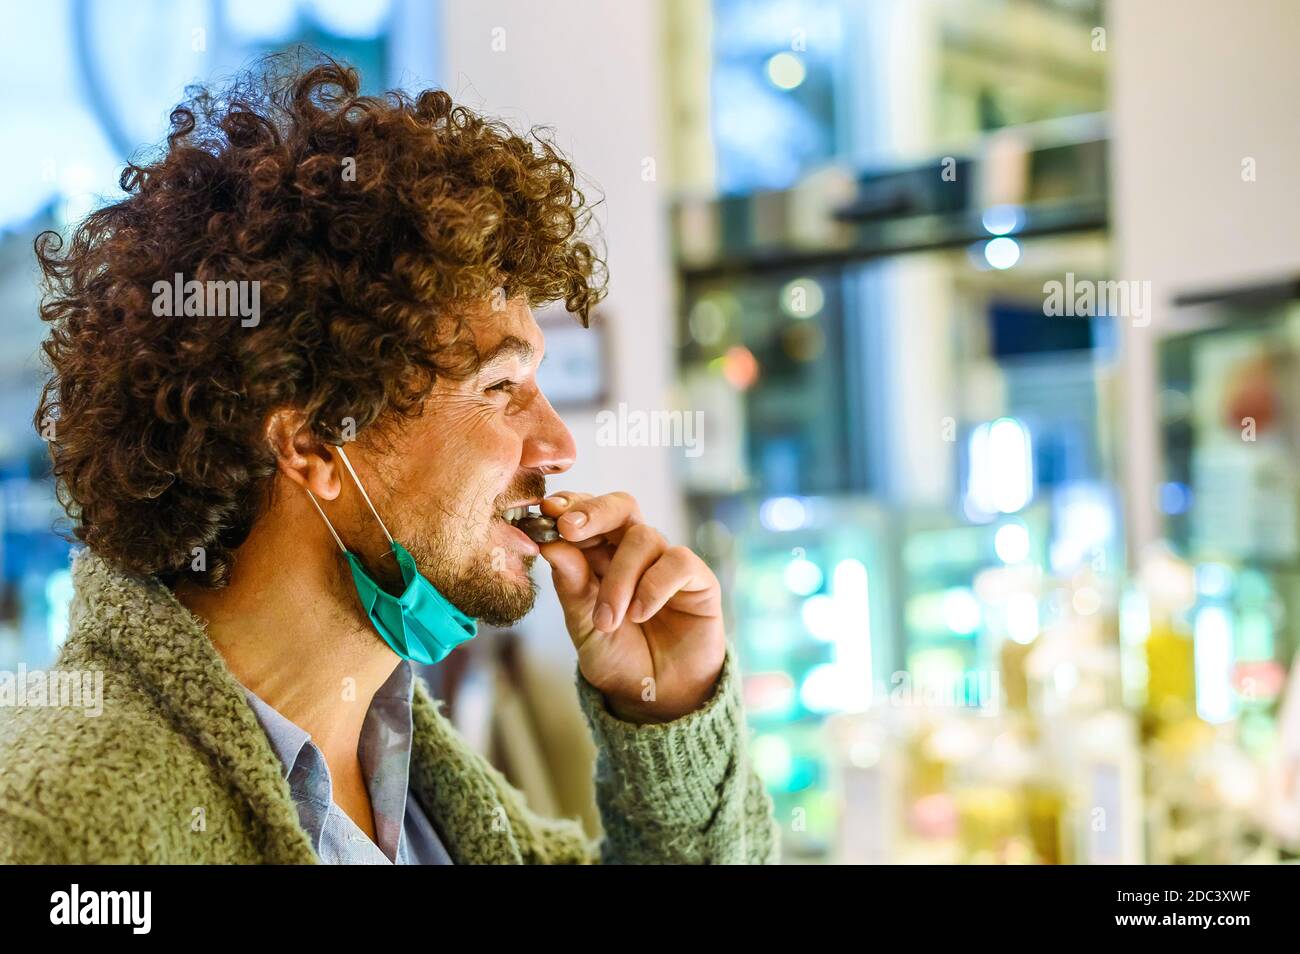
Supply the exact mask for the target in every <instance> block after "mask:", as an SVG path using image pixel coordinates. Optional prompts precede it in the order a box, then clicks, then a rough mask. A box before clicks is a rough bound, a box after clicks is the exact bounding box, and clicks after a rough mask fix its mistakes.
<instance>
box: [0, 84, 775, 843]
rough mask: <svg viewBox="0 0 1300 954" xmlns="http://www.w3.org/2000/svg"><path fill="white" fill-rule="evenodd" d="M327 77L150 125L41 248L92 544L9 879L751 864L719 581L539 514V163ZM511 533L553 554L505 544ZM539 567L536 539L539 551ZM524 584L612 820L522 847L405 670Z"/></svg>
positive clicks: (25, 730)
mask: <svg viewBox="0 0 1300 954" xmlns="http://www.w3.org/2000/svg"><path fill="white" fill-rule="evenodd" d="M358 88H359V84H358V78H357V76H356V74H355V72H354V71H352V70H350V69H346V68H344V67H341V66H339V65H338V64H335V63H333V62H325V63H323V64H320V65H317V66H314V67H313V68H311V69H309V70H306V71H305V72H301V73H299V74H295V75H290V76H288V77H286V78H283V79H277V78H275V77H274V76H270V75H268V77H267V78H265V79H263V80H260V81H259V82H258V83H256V84H252V85H250V84H248V83H245V84H242V85H240V86H239V87H236V88H235V91H234V92H233V93H231V94H229V95H227V96H215V95H210V94H208V93H200V94H198V95H197V96H195V97H194V98H193V99H192V100H191V101H190V102H189V103H187V104H186V105H184V106H182V107H179V108H178V109H177V110H176V111H174V112H173V115H172V121H173V129H172V133H171V135H170V136H169V137H168V145H167V149H166V150H165V152H164V153H163V154H162V155H161V156H160V157H159V158H158V159H157V161H156V162H154V163H152V164H146V165H134V164H133V165H130V166H128V168H127V170H126V172H125V173H124V175H123V179H122V181H123V187H124V189H125V190H126V191H127V193H128V195H127V197H126V198H125V199H123V200H122V201H120V202H118V203H117V204H115V205H111V206H108V207H106V208H104V209H102V210H100V211H98V212H96V213H94V214H93V215H92V216H90V217H89V218H88V219H87V220H86V222H85V223H83V224H82V226H81V227H80V229H79V230H78V231H77V233H76V234H75V236H74V237H73V239H72V241H71V243H70V245H69V246H68V247H67V249H66V250H64V249H63V248H62V247H60V245H59V243H58V242H57V239H56V237H52V236H44V237H42V239H41V240H38V249H37V251H38V257H39V258H40V260H41V264H42V267H43V268H44V270H45V273H46V277H47V280H48V283H49V291H48V294H47V296H46V299H45V302H44V304H43V306H42V317H43V318H44V319H45V320H47V321H49V322H50V323H51V332H50V337H49V339H48V341H47V342H46V344H45V353H46V356H47V358H48V360H49V363H50V366H51V368H52V372H53V373H52V376H51V378H50V380H49V382H48V384H47V387H46V390H45V393H44V395H43V398H42V401H41V404H40V407H39V408H38V411H37V423H38V426H45V427H47V428H50V427H52V429H53V432H54V436H53V439H52V441H51V453H52V456H53V469H54V473H55V476H56V478H57V479H58V481H59V488H60V493H61V496H62V499H63V500H64V502H65V504H66V506H67V507H68V510H69V513H70V515H71V516H72V517H73V518H74V521H75V528H76V530H75V532H76V535H77V536H78V538H79V539H80V540H81V541H82V542H84V543H85V545H86V549H85V550H84V551H83V552H81V553H80V555H79V556H78V557H77V559H76V561H75V564H74V570H73V576H74V581H75V584H76V588H77V595H76V599H75V600H74V603H73V608H72V613H71V630H70V635H69V637H68V639H67V642H66V644H65V646H64V648H63V650H62V653H61V655H60V659H59V668H60V670H63V671H66V672H101V671H102V672H103V674H104V682H103V685H104V700H103V713H102V715H101V716H98V717H91V716H89V715H87V714H86V713H84V712H81V711H79V710H77V709H75V708H73V707H69V706H62V707H58V706H55V707H33V706H27V707H20V708H16V709H14V710H13V711H11V712H9V713H6V714H5V715H4V716H3V717H0V718H3V720H4V721H3V723H0V861H7V862H73V863H83V862H85V863H101V862H115V863H140V862H149V863H154V862H159V863H171V862H210V863H258V862H272V863H300V862H301V863H311V862H317V861H323V862H327V863H348V862H375V863H447V862H452V863H476V862H479V863H482V862H505V863H521V862H522V863H564V862H588V861H606V862H688V863H704V862H710V863H719V862H770V861H773V860H775V856H776V832H775V829H774V824H773V821H772V817H771V802H770V800H769V798H768V796H767V795H766V794H765V792H764V791H763V789H762V787H761V785H760V783H759V781H758V780H757V778H756V776H755V775H754V773H753V771H752V770H751V768H750V766H749V763H748V760H747V755H746V748H745V729H744V723H743V717H742V713H741V706H740V702H739V695H738V685H737V683H738V675H737V672H736V669H735V660H734V658H733V657H732V655H731V652H730V650H729V649H728V647H727V645H726V643H725V639H724V630H723V620H722V613H721V599H720V593H719V585H718V581H717V579H716V578H715V577H714V575H713V574H712V573H711V572H710V570H709V569H708V568H707V567H706V566H705V564H704V563H703V562H702V561H701V560H700V559H699V557H697V556H696V555H695V554H693V553H691V552H690V551H689V550H687V549H685V548H683V547H676V546H670V545H669V543H668V542H667V541H666V540H665V539H664V538H663V536H662V535H661V534H660V533H658V532H657V531H655V530H654V529H652V528H651V527H650V526H649V525H648V524H647V523H645V522H644V520H643V517H642V514H641V512H640V510H639V508H638V506H637V503H636V501H635V500H634V499H632V498H631V497H629V496H628V495H626V494H621V493H614V494H605V495H599V496H593V495H590V494H585V493H577V492H570V491H565V492H561V493H556V494H552V495H551V496H547V495H546V477H547V476H549V475H555V474H560V473H563V472H564V471H565V470H567V469H568V468H569V467H570V466H571V464H572V463H573V459H574V453H575V450H574V444H573V440H572V437H571V436H570V434H569V433H568V431H567V429H566V428H565V426H564V424H563V423H562V422H561V421H560V419H559V417H558V416H557V415H556V414H555V412H554V411H553V410H552V408H551V406H550V405H549V404H548V403H547V400H546V397H545V396H544V395H543V394H542V393H541V391H540V390H539V389H538V387H537V381H536V377H535V374H536V369H537V366H538V364H539V362H540V361H541V360H542V358H543V355H544V352H545V347H546V343H545V341H544V339H543V336H542V334H541V332H540V331H539V329H538V326H537V324H536V323H535V322H534V320H533V317H532V314H531V311H530V305H532V304H537V303H540V302H544V301H548V300H554V299H557V298H562V299H563V300H564V301H565V303H566V306H567V307H568V309H569V310H570V311H572V312H574V313H575V314H577V315H578V316H579V317H580V318H581V319H582V320H583V322H584V324H585V322H586V319H587V315H588V312H589V309H590V308H591V306H592V305H593V304H594V303H595V302H597V301H598V300H599V298H600V297H601V295H602V294H603V291H604V289H603V285H602V283H601V280H600V279H601V274H602V271H603V265H602V263H601V262H600V260H599V258H598V256H597V255H596V254H595V253H594V252H593V249H592V247H591V246H590V245H589V244H588V243H587V242H586V241H585V240H584V239H583V238H582V226H583V223H584V222H585V221H586V219H587V216H588V211H589V210H588V207H587V206H586V204H585V200H584V198H583V196H582V194H581V193H580V192H579V191H578V190H577V189H576V188H575V187H574V179H573V171H572V168H571V167H570V166H569V164H568V163H567V162H566V161H565V160H564V159H563V157H562V156H560V155H559V153H558V152H557V151H556V150H555V149H554V148H553V147H552V146H551V145H550V144H549V143H547V142H546V141H544V140H543V139H540V138H537V137H534V139H533V140H532V141H530V140H527V139H524V138H521V137H519V136H516V135H513V134H512V133H511V132H510V130H509V129H507V128H506V127H505V126H503V125H500V124H498V123H494V122H490V121H486V120H484V119H482V118H480V117H478V116H476V115H474V114H473V113H471V112H469V111H468V110H465V109H463V108H460V107H454V106H453V105H452V103H451V101H450V98H449V97H448V96H447V95H446V94H445V93H442V92H434V91H429V92H425V93H423V94H421V95H420V96H418V97H416V98H414V99H411V98H409V97H406V96H403V95H400V94H397V93H390V94H388V96H386V97H385V98H383V99H372V98H363V97H360V96H359V95H358ZM530 506H537V507H539V509H540V511H541V513H542V514H544V515H546V516H548V517H550V518H553V519H554V520H556V526H555V530H556V531H557V533H558V538H557V539H551V540H549V541H548V542H542V543H540V544H538V543H535V542H534V541H533V539H531V538H530V536H529V535H527V534H525V533H524V532H522V531H521V530H520V529H518V528H517V527H515V526H513V525H512V523H514V522H518V518H519V516H520V515H521V513H523V512H524V511H523V510H522V509H521V508H527V507H530ZM544 539H545V538H544ZM538 555H540V556H541V557H542V558H543V559H544V560H546V562H547V563H548V564H549V565H550V568H551V573H552V577H553V579H554V583H555V589H556V592H557V594H558V596H559V599H560V601H561V603H562V605H563V609H564V616H565V621H566V625H567V628H568V630H569V634H570V636H571V637H572V639H573V643H574V646H575V647H576V649H577V654H578V675H577V680H578V690H579V698H580V701H581V704H582V706H583V709H584V711H585V713H586V715H587V718H588V720H589V722H590V725H591V727H592V731H593V734H594V737H595V740H596V742H597V745H598V749H599V759H598V767H597V779H596V783H597V798H598V804H599V807H600V811H601V818H602V822H603V827H604V837H603V839H602V840H601V841H600V842H599V843H595V844H593V843H590V842H589V841H588V840H587V839H586V838H585V837H584V835H583V833H582V831H581V829H580V828H579V826H578V825H577V824H576V823H575V822H571V821H554V820H545V819H542V818H540V817H538V816H536V815H534V814H533V813H531V812H530V811H529V810H528V808H527V807H526V806H525V805H524V804H523V800H522V798H521V796H520V794H519V793H518V792H517V791H515V790H514V789H512V788H511V787H510V786H509V785H508V784H507V783H506V781H505V780H504V778H503V777H502V776H501V775H500V774H499V773H497V772H496V771H495V770H494V769H493V768H492V767H490V766H489V765H488V764H487V763H486V762H485V761H484V760H483V759H482V758H481V757H479V756H478V755H477V754H476V753H474V752H472V751H471V750H469V749H468V748H467V746H466V744H465V743H464V742H463V741H462V740H461V739H460V738H459V737H458V736H457V734H456V733H455V731H454V730H453V729H452V728H451V726H450V725H449V724H448V722H447V720H446V719H445V718H444V716H443V715H442V713H441V712H440V711H439V709H438V706H437V704H436V703H434V702H433V701H432V700H431V699H430V698H429V696H428V694H427V691H426V690H425V688H424V687H423V685H422V684H419V683H418V681H416V680H413V679H412V676H411V670H410V661H411V660H418V661H422V662H431V661H435V662H436V661H437V660H439V659H441V658H443V657H444V656H445V655H446V653H447V652H449V651H451V650H452V649H453V648H454V646H455V645H457V644H458V643H460V642H463V641H464V640H465V639H468V638H470V637H471V636H472V634H473V633H474V631H475V626H476V623H475V621H485V622H487V623H491V624H497V625H505V624H509V623H511V622H514V621H516V620H518V619H519V618H520V617H522V616H523V615H525V614H526V613H527V612H528V611H529V609H530V608H531V607H532V604H533V600H534V595H535V586H534V584H533V582H532V580H531V579H530V576H529V570H530V568H531V566H532V565H533V562H534V560H535V559H536V557H537V556H538Z"/></svg>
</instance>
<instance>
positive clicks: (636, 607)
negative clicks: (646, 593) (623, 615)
mask: <svg viewBox="0 0 1300 954" xmlns="http://www.w3.org/2000/svg"><path fill="white" fill-rule="evenodd" d="M644 610H645V607H644V606H642V605H641V601H640V600H633V601H632V605H631V606H629V607H628V608H627V618H628V619H630V620H632V622H634V623H639V622H641V613H642V612H643V611H644Z"/></svg>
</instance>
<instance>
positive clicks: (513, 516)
mask: <svg viewBox="0 0 1300 954" xmlns="http://www.w3.org/2000/svg"><path fill="white" fill-rule="evenodd" d="M531 511H532V508H531V507H510V508H509V509H507V510H503V511H501V519H502V520H504V521H505V522H506V523H515V522H516V521H518V520H522V519H523V518H524V517H527V516H528V515H529V513H530V512H531Z"/></svg>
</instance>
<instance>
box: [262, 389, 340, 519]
mask: <svg viewBox="0 0 1300 954" xmlns="http://www.w3.org/2000/svg"><path fill="white" fill-rule="evenodd" d="M266 442H267V444H269V445H270V447H271V450H272V451H273V452H274V453H275V461H276V466H277V467H278V468H279V469H280V473H282V474H284V476H285V477H287V478H289V479H290V480H292V481H293V482H294V483H296V484H298V486H300V487H305V488H306V489H307V490H310V491H311V492H312V493H313V494H315V495H316V496H317V497H318V498H319V499H321V500H333V499H334V498H336V497H337V496H338V495H339V492H340V491H341V490H342V489H343V487H342V478H341V477H340V476H339V466H338V460H339V459H338V455H337V454H335V453H334V451H333V449H332V448H331V447H330V445H328V444H326V443H324V442H323V441H321V440H320V439H319V438H317V437H316V435H315V434H313V433H312V431H311V428H310V427H308V425H307V418H306V416H305V415H304V414H303V413H302V412H301V411H299V410H297V409H295V408H281V409H279V410H277V411H272V412H271V414H270V415H269V416H268V417H267V419H266Z"/></svg>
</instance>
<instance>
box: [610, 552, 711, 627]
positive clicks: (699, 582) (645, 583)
mask: <svg viewBox="0 0 1300 954" xmlns="http://www.w3.org/2000/svg"><path fill="white" fill-rule="evenodd" d="M715 587H716V578H715V577H714V575H713V571H712V570H710V569H709V567H708V564H706V563H705V562H704V561H703V560H701V559H700V557H699V556H698V555H697V554H695V553H693V552H692V551H691V550H689V549H687V548H686V547H682V546H677V547H670V548H668V549H667V550H665V551H664V552H663V553H662V554H661V555H660V557H659V559H658V560H656V561H655V562H654V564H653V565H652V566H651V567H650V568H649V569H648V570H646V571H645V572H644V573H643V574H642V575H641V579H640V581H639V582H638V583H637V586H636V591H635V593H633V596H632V602H631V604H630V606H629V608H628V611H627V618H628V619H629V620H631V621H632V622H633V623H643V622H645V621H646V620H648V619H649V618H650V617H652V616H654V615H655V614H656V613H658V612H659V611H660V610H661V609H663V608H664V605H665V604H666V603H667V602H668V601H669V600H671V599H672V598H673V597H674V596H677V595H678V594H681V593H694V594H699V605H698V606H689V605H688V606H685V607H683V609H684V610H685V611H687V612H694V613H698V614H700V615H713V614H716V613H719V612H721V606H720V605H714V604H717V603H718V592H717V590H716V589H715Z"/></svg>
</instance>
